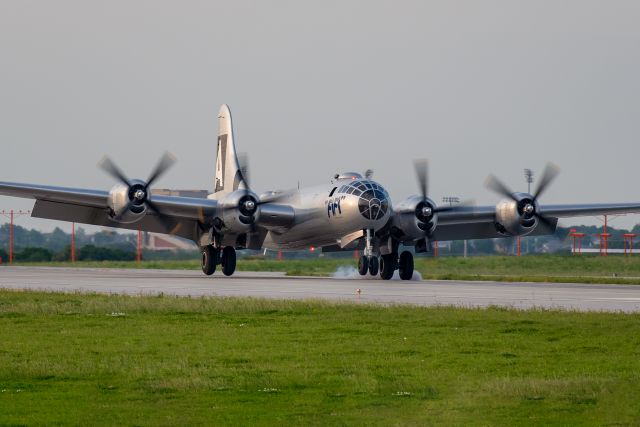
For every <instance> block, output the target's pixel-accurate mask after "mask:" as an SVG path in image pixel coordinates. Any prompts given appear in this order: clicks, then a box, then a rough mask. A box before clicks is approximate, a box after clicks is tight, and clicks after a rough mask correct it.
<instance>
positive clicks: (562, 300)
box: [0, 266, 640, 312]
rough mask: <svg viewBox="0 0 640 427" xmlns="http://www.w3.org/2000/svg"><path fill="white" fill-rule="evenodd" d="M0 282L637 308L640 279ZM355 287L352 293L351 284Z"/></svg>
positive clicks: (37, 274)
mask: <svg viewBox="0 0 640 427" xmlns="http://www.w3.org/2000/svg"><path fill="white" fill-rule="evenodd" d="M0 288H7V289H32V290H47V291H65V292H73V291H81V292H99V293H122V294H131V295H139V294H144V295H155V294H159V293H164V294H169V295H184V296H187V295H190V296H202V295H208V296H254V297H262V298H283V299H307V298H320V299H330V300H339V301H352V302H360V303H381V304H413V305H423V306H435V305H455V306H462V307H486V306H490V305H497V306H505V307H513V308H522V309H526V308H533V307H540V308H561V309H569V310H581V311H589V310H593V311H625V312H638V311H640V286H633V285H581V284H564V283H553V284H551V283H506V282H470V281H464V282H458V281H428V280H427V281H408V282H404V281H383V280H377V279H366V278H365V279H359V280H357V281H355V280H353V279H342V278H320V277H286V276H284V274H282V273H255V272H238V273H236V275H234V276H232V277H225V276H223V275H221V274H219V273H217V274H216V275H214V276H212V277H207V276H204V275H203V274H202V273H200V272H199V271H179V270H115V269H86V268H77V269H76V268H54V267H7V266H3V267H0ZM357 289H361V294H360V295H358V294H357V292H356V290H357Z"/></svg>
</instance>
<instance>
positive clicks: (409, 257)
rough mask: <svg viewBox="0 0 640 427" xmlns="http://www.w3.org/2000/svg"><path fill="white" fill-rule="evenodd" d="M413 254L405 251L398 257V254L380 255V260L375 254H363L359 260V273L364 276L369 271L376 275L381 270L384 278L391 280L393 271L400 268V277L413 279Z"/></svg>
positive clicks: (381, 275)
mask: <svg viewBox="0 0 640 427" xmlns="http://www.w3.org/2000/svg"><path fill="white" fill-rule="evenodd" d="M413 269H414V268H413V254H412V253H411V252H409V251H404V252H402V253H401V254H400V257H398V255H397V254H388V255H380V260H379V261H378V258H376V257H375V256H371V257H367V256H362V257H360V259H359V260H358V273H360V275H362V276H364V275H366V274H367V273H369V274H371V275H372V276H375V275H376V274H378V271H379V272H380V277H381V278H382V279H383V280H391V278H392V277H393V273H394V272H395V271H396V270H398V273H399V274H400V279H402V280H411V278H412V277H413Z"/></svg>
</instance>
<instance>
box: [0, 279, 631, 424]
mask: <svg viewBox="0 0 640 427" xmlns="http://www.w3.org/2000/svg"><path fill="white" fill-rule="evenodd" d="M638 396H640V315H638V314H621V313H618V314H616V313H572V312H562V311H540V310H535V311H514V310H505V309H497V308H490V309H473V310H467V309H458V308H417V307H406V306H402V307H400V306H394V307H386V308H385V307H379V306H369V305H348V304H337V303H328V302H312V301H307V302H299V301H298V302H293V301H271V300H260V299H238V298H222V299H214V298H177V297H167V296H160V297H128V296H104V295H81V294H54V293H51V294H45V293H31V292H10V291H0V425H70V424H73V425H78V424H81V425H221V424H225V425H247V424H258V425H286V424H288V425H319V426H324V425H345V424H357V425H541V426H542V425H544V426H546V425H613V424H615V425H637V424H639V423H640V403H639V400H638Z"/></svg>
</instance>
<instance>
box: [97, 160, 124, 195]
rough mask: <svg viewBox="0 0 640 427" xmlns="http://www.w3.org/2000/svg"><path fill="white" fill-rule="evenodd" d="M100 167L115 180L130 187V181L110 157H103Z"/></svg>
mask: <svg viewBox="0 0 640 427" xmlns="http://www.w3.org/2000/svg"><path fill="white" fill-rule="evenodd" d="M98 167H99V168H100V169H102V170H103V171H105V172H106V173H108V174H109V175H111V176H112V177H113V178H115V179H117V180H119V181H120V182H122V183H123V184H124V185H126V186H127V187H130V184H129V179H128V178H127V177H126V175H125V174H124V173H123V172H122V171H121V170H120V168H119V167H118V166H116V164H115V163H113V161H112V160H111V159H110V158H109V157H107V156H104V157H102V159H101V160H100V161H99V162H98Z"/></svg>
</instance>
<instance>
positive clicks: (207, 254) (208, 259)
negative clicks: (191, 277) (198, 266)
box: [202, 246, 218, 276]
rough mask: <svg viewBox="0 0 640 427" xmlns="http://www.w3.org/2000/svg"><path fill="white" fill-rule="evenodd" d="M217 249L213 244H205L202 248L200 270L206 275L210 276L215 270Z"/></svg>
mask: <svg viewBox="0 0 640 427" xmlns="http://www.w3.org/2000/svg"><path fill="white" fill-rule="evenodd" d="M216 252H217V249H215V248H214V247H213V246H205V247H204V248H202V272H203V273H204V274H206V275H207V276H211V275H212V274H213V273H215V272H216V258H217V255H218V254H217V253H216Z"/></svg>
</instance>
